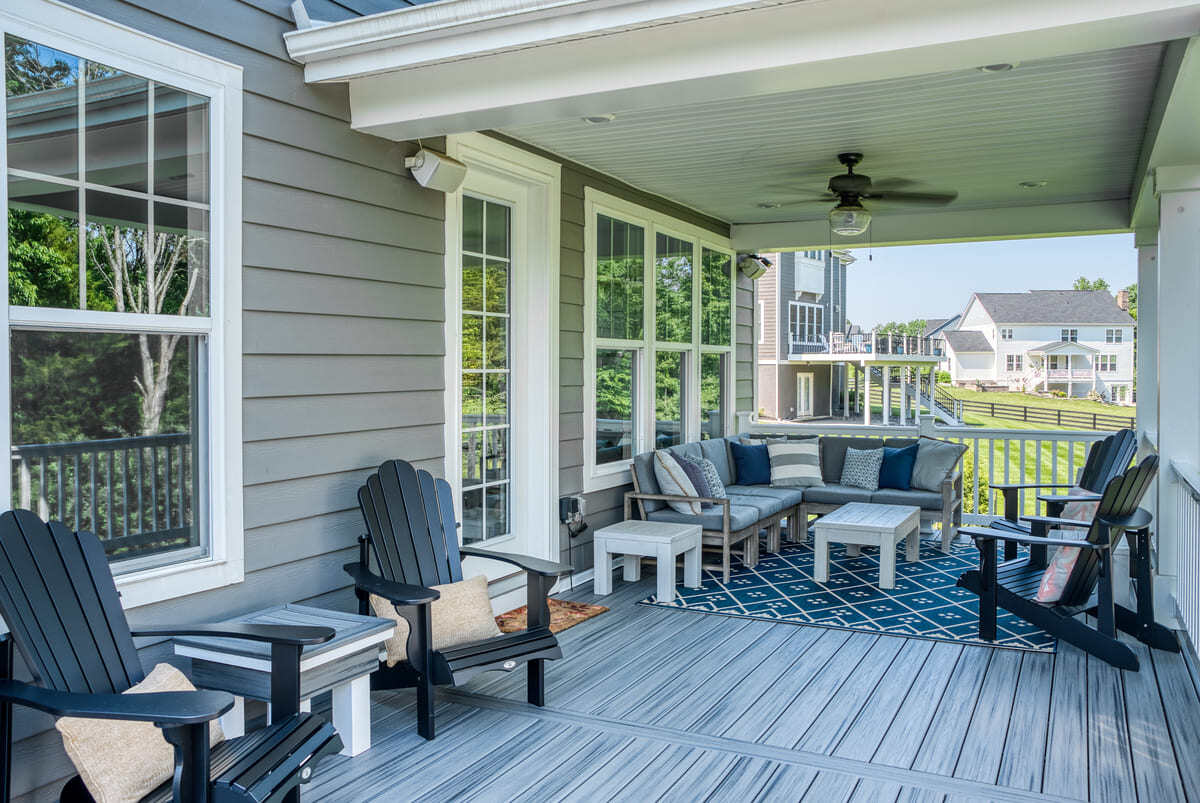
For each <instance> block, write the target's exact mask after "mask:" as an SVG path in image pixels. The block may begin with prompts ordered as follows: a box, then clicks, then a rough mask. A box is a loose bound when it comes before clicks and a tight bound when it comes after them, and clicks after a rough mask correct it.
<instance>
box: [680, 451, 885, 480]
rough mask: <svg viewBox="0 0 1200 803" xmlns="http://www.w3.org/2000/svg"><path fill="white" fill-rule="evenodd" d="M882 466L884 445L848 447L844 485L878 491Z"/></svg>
mask: <svg viewBox="0 0 1200 803" xmlns="http://www.w3.org/2000/svg"><path fill="white" fill-rule="evenodd" d="M882 466H883V447H882V446H880V447H879V448H878V449H855V448H854V447H853V446H851V447H848V448H847V449H846V459H845V461H844V462H843V463H842V485H849V486H851V487H853V488H866V489H867V490H868V491H877V490H879V469H880V467H882ZM659 483H660V484H661V483H662V478H661V477H659Z"/></svg>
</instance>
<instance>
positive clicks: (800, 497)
mask: <svg viewBox="0 0 1200 803" xmlns="http://www.w3.org/2000/svg"><path fill="white" fill-rule="evenodd" d="M783 437H787V438H790V439H799V438H801V437H804V436H798V435H794V434H790V433H789V434H787V435H770V434H760V433H754V434H753V435H731V436H729V437H727V438H716V439H712V440H705V441H700V442H699V443H684V444H680V445H678V446H672V447H669V448H668V451H670V452H676V453H678V454H680V455H681V456H683V457H690V458H693V459H695V458H699V457H705V458H707V459H709V460H711V461H712V462H713V464H714V465H715V466H716V468H717V473H718V474H719V475H720V477H721V482H722V483H723V484H724V485H725V492H726V494H727V495H728V498H726V499H705V500H701V501H705V502H710V503H711V504H712V507H711V508H710V509H708V510H706V511H705V512H704V513H702V514H701V515H690V514H687V513H680V512H678V511H676V510H673V509H671V508H670V507H669V506H668V505H667V502H669V501H684V500H685V499H686V497H674V496H666V495H664V494H663V493H662V491H661V489H660V488H659V485H658V480H657V479H656V477H655V475H654V467H653V464H652V459H653V452H646V453H644V454H640V455H637V456H636V457H634V459H633V472H632V473H633V488H634V489H633V491H631V492H629V493H627V494H625V518H626V519H631V518H633V517H634V514H635V512H636V514H637V518H640V519H643V520H646V521H664V522H677V523H688V524H691V523H695V524H699V525H700V526H701V529H702V531H703V535H702V540H703V543H704V546H705V547H714V548H718V549H720V551H721V562H720V564H712V565H708V564H706V565H705V568H709V569H719V570H720V571H721V572H722V575H723V577H724V579H725V581H726V582H728V580H729V570H730V560H731V555H738V556H739V557H740V558H741V560H742V562H743V563H744V564H746V565H747V566H748V567H750V568H753V567H754V565H755V564H756V563H757V562H758V555H759V536H760V534H762V533H764V532H765V534H766V538H767V550H768V551H769V552H776V551H778V550H779V548H780V542H781V537H782V534H783V523H784V522H785V521H786V522H787V523H788V527H787V530H788V533H787V535H788V538H789V540H793V541H795V540H799V541H803V540H804V538H805V536H806V534H807V529H808V517H809V516H811V515H814V514H816V515H822V514H824V513H830V512H832V511H834V510H836V509H837V508H838V507H840V506H841V505H844V504H846V503H847V502H874V503H876V504H892V505H915V506H917V507H920V508H921V520H922V521H923V522H939V523H940V524H941V527H942V550H943V551H949V549H950V541H951V540H953V538H954V536H955V534H956V533H957V532H958V528H959V526H960V525H961V524H962V462H961V460H960V461H959V463H958V465H957V466H956V467H955V469H954V470H953V471H952V472H951V473H950V475H948V476H947V477H946V478H945V479H944V480H943V481H942V483H941V490H940V491H927V490H918V489H912V490H907V491H902V490H896V489H891V488H881V489H879V490H877V491H868V490H865V489H863V488H851V487H846V486H844V485H841V484H840V483H839V480H840V479H841V476H842V466H843V464H844V462H845V458H846V448H847V447H849V446H853V447H854V448H855V449H877V448H879V447H880V446H888V447H897V448H899V447H904V446H909V445H911V444H913V443H915V442H916V439H915V438H867V437H860V436H839V435H826V436H821V438H820V441H821V445H820V451H821V477H822V479H823V480H824V482H825V485H824V486H818V487H812V488H774V487H771V486H769V485H739V484H738V481H737V479H738V478H737V469H736V466H735V464H734V461H733V457H732V455H731V453H730V449H729V441H730V440H733V439H739V438H740V439H742V440H743V441H744V440H745V439H746V438H758V439H761V438H767V439H773V438H783ZM691 501H695V500H691ZM797 522H802V524H801V525H800V526H795V523H797Z"/></svg>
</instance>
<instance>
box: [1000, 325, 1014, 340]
mask: <svg viewBox="0 0 1200 803" xmlns="http://www.w3.org/2000/svg"><path fill="white" fill-rule="evenodd" d="M1000 339H1001V340H1012V339H1013V330H1012V327H1011V326H1002V327H1000Z"/></svg>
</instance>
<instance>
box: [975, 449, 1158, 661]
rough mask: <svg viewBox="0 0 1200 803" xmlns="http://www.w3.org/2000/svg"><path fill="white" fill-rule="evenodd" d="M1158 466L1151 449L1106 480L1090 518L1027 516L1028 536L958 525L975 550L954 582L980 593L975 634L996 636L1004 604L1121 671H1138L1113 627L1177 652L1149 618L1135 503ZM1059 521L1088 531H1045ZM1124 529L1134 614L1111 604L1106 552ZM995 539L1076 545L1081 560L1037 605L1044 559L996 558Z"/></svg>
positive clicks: (1145, 517) (1146, 520)
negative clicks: (972, 563) (1062, 534)
mask: <svg viewBox="0 0 1200 803" xmlns="http://www.w3.org/2000/svg"><path fill="white" fill-rule="evenodd" d="M1157 467H1158V458H1157V457H1156V456H1153V455H1152V456H1150V457H1147V458H1145V459H1144V460H1143V461H1142V462H1141V463H1139V464H1138V465H1137V466H1135V467H1133V468H1130V469H1129V470H1127V471H1126V472H1125V473H1123V474H1120V475H1118V476H1116V477H1114V478H1113V479H1112V480H1110V481H1109V483H1108V484H1107V485H1106V486H1105V488H1104V492H1103V494H1102V495H1101V497H1100V506H1099V509H1098V510H1097V513H1096V516H1095V518H1093V519H1092V520H1091V521H1073V520H1071V519H1061V518H1057V517H1052V516H1028V517H1024V520H1025V521H1027V522H1029V523H1030V524H1031V525H1032V527H1033V532H1032V533H1031V534H1029V535H1025V534H1021V533H1015V532H1004V531H1001V530H996V529H993V528H990V527H964V528H963V529H962V532H964V533H966V534H967V535H969V536H971V537H972V538H973V539H975V544H976V546H977V547H978V548H979V561H980V565H979V569H978V570H972V571H969V572H966V573H965V574H963V575H962V577H960V578H959V579H958V585H959V586H961V587H962V588H966V589H968V590H970V591H973V592H975V593H976V594H978V595H979V637H980V638H982V639H985V640H987V641H994V640H995V638H996V612H997V609H998V608H1003V609H1004V610H1006V611H1010V612H1011V613H1014V614H1016V615H1017V616H1020V617H1021V618H1022V619H1025V620H1026V621H1028V622H1032V623H1033V624H1035V625H1037V626H1038V627H1040V628H1042V629H1043V630H1045V631H1046V632H1047V633H1050V634H1052V635H1055V636H1058V637H1059V638H1061V639H1064V640H1066V641H1068V642H1070V643H1071V644H1074V645H1075V646H1076V647H1079V648H1080V649H1081V650H1084V651H1086V652H1088V653H1091V654H1092V655H1095V656H1096V657H1097V658H1100V659H1102V660H1104V661H1106V662H1108V663H1110V664H1112V665H1113V666H1116V667H1120V668H1121V669H1130V670H1134V671H1136V670H1137V668H1138V660H1137V656H1135V655H1134V653H1133V650H1131V649H1129V647H1128V646H1127V645H1125V644H1122V643H1121V642H1120V641H1119V640H1118V638H1117V633H1116V631H1117V629H1121V630H1124V631H1126V632H1128V633H1131V634H1132V635H1134V636H1136V637H1137V638H1139V639H1140V640H1142V641H1144V642H1146V643H1147V644H1150V645H1151V646H1153V647H1158V648H1160V649H1168V650H1175V651H1177V650H1178V649H1179V646H1178V643H1177V642H1176V640H1175V638H1174V636H1172V635H1171V632H1170V631H1169V630H1167V629H1166V628H1164V627H1162V626H1161V625H1157V624H1155V623H1154V615H1153V602H1152V600H1151V597H1150V570H1149V543H1150V535H1149V532H1150V530H1149V528H1150V521H1151V517H1150V514H1149V513H1147V512H1146V511H1145V510H1142V509H1140V508H1139V507H1138V504H1139V503H1140V502H1141V500H1142V497H1143V496H1144V495H1145V493H1146V489H1147V488H1148V487H1149V485H1150V482H1151V481H1152V480H1153V479H1154V472H1155V470H1156V469H1157ZM1064 526H1065V527H1080V528H1087V536H1086V538H1085V539H1084V540H1082V541H1075V540H1069V539H1060V538H1049V537H1047V532H1048V530H1049V529H1050V528H1051V527H1064ZM1122 535H1126V536H1128V537H1129V538H1130V540H1131V542H1132V546H1133V550H1132V554H1133V557H1134V561H1133V562H1134V563H1135V564H1137V566H1136V567H1135V573H1136V574H1137V575H1139V577H1138V586H1139V588H1138V610H1137V611H1136V612H1134V611H1130V610H1128V609H1126V608H1124V607H1122V606H1120V605H1116V604H1114V602H1113V578H1112V550H1113V547H1115V546H1116V545H1117V543H1118V542H1119V541H1120V540H1121V537H1122ZM998 541H1004V542H1006V543H1012V544H1024V545H1027V546H1039V545H1040V546H1042V547H1046V546H1058V547H1063V546H1071V547H1079V548H1080V550H1081V551H1080V554H1079V558H1078V559H1077V560H1076V561H1075V566H1074V568H1073V569H1072V571H1071V574H1070V576H1069V577H1068V578H1067V582H1066V584H1065V585H1064V586H1063V594H1062V597H1061V598H1060V599H1059V601H1058V602H1057V603H1055V604H1046V603H1041V602H1038V601H1037V600H1036V598H1035V597H1036V594H1037V589H1038V585H1039V584H1040V582H1041V578H1042V574H1043V572H1044V571H1045V561H1044V560H1043V561H1041V562H1040V563H1039V562H1036V561H1034V560H1032V559H1031V558H1021V559H1018V560H1012V561H1006V562H1004V563H999V564H998V563H997V559H996V558H997V556H996V549H997V542H998ZM1085 612H1086V613H1089V614H1091V615H1093V616H1095V618H1096V620H1097V627H1096V628H1093V627H1091V626H1089V625H1088V624H1087V623H1086V622H1085V621H1083V620H1082V619H1080V618H1078V615H1079V614H1080V613H1085Z"/></svg>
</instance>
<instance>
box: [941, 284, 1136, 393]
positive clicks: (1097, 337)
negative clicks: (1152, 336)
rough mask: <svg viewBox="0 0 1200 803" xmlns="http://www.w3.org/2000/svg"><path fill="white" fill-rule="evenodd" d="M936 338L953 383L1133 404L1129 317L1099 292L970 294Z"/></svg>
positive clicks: (1114, 302)
mask: <svg viewBox="0 0 1200 803" xmlns="http://www.w3.org/2000/svg"><path fill="white" fill-rule="evenodd" d="M942 335H943V337H945V339H946V346H947V354H948V357H949V363H950V378H951V381H952V382H953V383H954V384H956V385H982V386H985V387H992V388H996V389H1004V390H1015V391H1040V392H1049V391H1055V390H1057V391H1062V392H1065V393H1066V394H1067V395H1068V396H1087V395H1088V394H1090V393H1092V392H1093V391H1095V392H1096V393H1099V394H1100V395H1101V396H1103V397H1104V398H1105V399H1108V400H1110V401H1114V402H1118V403H1126V404H1127V403H1132V401H1133V392H1132V391H1133V376H1134V365H1133V357H1134V321H1133V318H1131V317H1130V315H1129V313H1128V312H1127V311H1126V310H1125V309H1122V308H1121V306H1120V305H1119V303H1118V300H1117V299H1115V298H1114V297H1113V296H1112V295H1110V294H1109V293H1108V292H1106V291H1103V290H1031V291H1029V292H1027V293H976V294H974V295H973V296H971V300H970V302H968V304H967V307H966V309H965V310H964V311H963V313H962V315H961V316H960V318H959V320H958V321H957V324H956V325H955V326H954V327H953V328H950V329H946V330H944V331H943V332H942Z"/></svg>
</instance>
